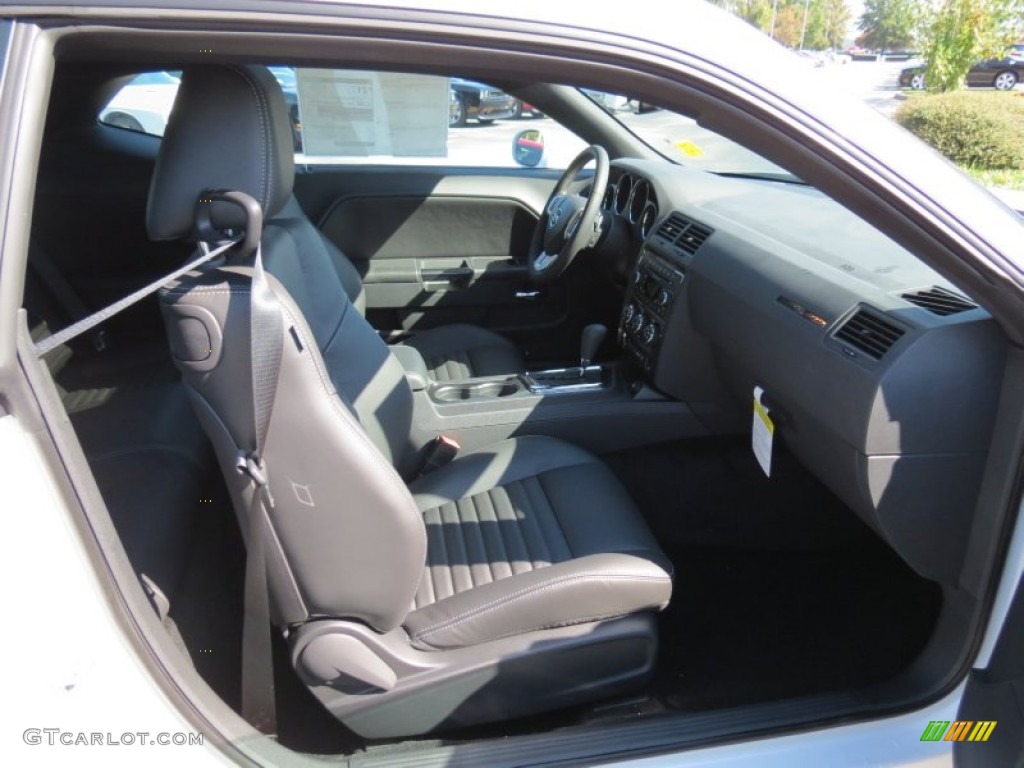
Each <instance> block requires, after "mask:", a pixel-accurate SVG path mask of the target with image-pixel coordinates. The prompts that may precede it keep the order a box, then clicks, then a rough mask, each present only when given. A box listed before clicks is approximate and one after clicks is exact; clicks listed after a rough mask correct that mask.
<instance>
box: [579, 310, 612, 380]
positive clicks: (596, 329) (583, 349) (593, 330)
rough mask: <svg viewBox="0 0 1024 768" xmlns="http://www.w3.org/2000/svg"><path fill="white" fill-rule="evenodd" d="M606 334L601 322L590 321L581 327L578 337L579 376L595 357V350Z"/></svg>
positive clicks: (606, 329)
mask: <svg viewBox="0 0 1024 768" xmlns="http://www.w3.org/2000/svg"><path fill="white" fill-rule="evenodd" d="M607 335H608V328H607V327H606V326H604V325H602V324H601V323H592V324H591V325H588V326H587V327H586V328H584V329H583V335H582V336H581V337H580V376H583V375H584V371H586V369H587V366H588V365H590V363H591V362H592V361H593V360H594V358H595V357H597V350H598V349H600V348H601V342H603V341H604V337H605V336H607Z"/></svg>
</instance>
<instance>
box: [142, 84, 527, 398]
mask: <svg viewBox="0 0 1024 768" xmlns="http://www.w3.org/2000/svg"><path fill="white" fill-rule="evenodd" d="M255 69H256V68H253V70H255ZM230 72H231V70H230V69H228V68H227V67H221V66H216V65H211V66H208V67H204V68H203V69H202V70H201V74H200V73H199V72H198V71H197V72H196V74H195V75H193V76H192V77H191V78H190V79H189V81H188V82H187V83H186V82H185V80H184V78H183V79H182V82H181V86H180V87H179V89H178V95H177V98H176V100H175V105H174V110H173V112H172V113H171V116H170V118H169V120H168V126H167V132H168V133H169V132H171V131H172V125H174V126H175V127H174V129H173V132H174V133H175V134H176V136H177V137H182V138H180V139H179V140H176V141H171V142H168V141H166V140H165V141H164V142H163V145H162V146H161V150H160V156H159V158H158V160H157V164H158V168H157V170H156V171H155V173H159V172H160V169H159V166H160V164H163V165H165V166H166V165H170V164H173V165H176V166H178V165H182V164H202V165H203V167H204V168H205V169H206V170H208V171H209V174H208V178H209V182H210V183H209V184H207V187H223V188H232V187H231V185H230V184H229V183H228V182H229V181H230V178H229V177H228V176H226V175H225V174H224V173H222V171H224V170H226V169H227V168H229V165H228V164H226V163H223V162H219V158H221V157H224V156H226V155H229V154H231V153H233V152H234V153H237V149H235V147H234V138H235V137H234V136H233V135H232V134H231V132H229V131H227V130H224V127H225V126H228V125H230V124H231V122H232V121H233V119H236V115H234V114H231V113H232V112H236V113H237V114H238V115H245V114H247V112H246V107H247V106H248V105H249V104H250V102H251V101H252V100H253V98H258V99H259V102H260V104H262V105H263V109H266V110H272V111H275V112H276V111H277V110H284V115H285V116H287V114H288V112H287V106H286V105H285V102H284V99H283V95H282V94H281V86H280V84H279V83H278V82H277V80H276V79H274V78H273V77H271V76H268V77H259V78H255V79H254V83H255V85H253V86H250V85H249V84H247V83H245V82H244V81H242V80H241V79H240V78H238V77H237V76H231V75H230ZM252 88H256V89H257V90H256V93H254V92H253V90H252ZM274 117H275V119H277V116H276V115H275V116H274ZM261 154H262V155H263V156H264V162H266V163H267V168H268V169H269V171H270V179H271V180H272V183H273V189H274V194H275V195H276V196H277V197H275V205H274V206H273V208H272V210H274V211H276V213H275V215H274V216H273V218H272V219H270V220H269V221H268V222H267V226H266V231H265V234H264V244H265V246H268V247H265V249H264V252H265V266H266V269H267V271H268V272H270V273H271V274H272V275H274V276H275V277H277V278H278V279H279V280H281V281H282V282H283V283H284V284H285V286H286V287H287V288H288V290H289V292H290V293H291V294H292V297H293V298H294V299H295V301H297V302H298V304H299V307H300V308H301V309H302V311H303V313H304V314H305V315H306V317H307V318H308V319H310V320H311V321H313V320H314V319H315V318H316V316H317V315H318V314H320V313H321V312H322V311H323V308H324V307H328V305H333V306H334V307H335V308H336V307H337V306H338V305H340V300H341V297H342V296H343V295H344V296H347V297H348V299H349V301H350V302H351V304H352V306H353V307H354V308H355V309H356V310H357V311H358V312H359V313H360V314H365V312H366V295H365V291H364V290H363V284H362V278H361V277H360V275H359V272H358V271H357V270H356V268H355V266H353V264H352V262H351V261H349V260H348V258H347V257H346V256H345V255H344V254H343V253H342V252H341V250H340V249H339V248H338V247H337V246H336V245H334V243H332V242H331V241H330V240H329V239H328V238H327V237H325V236H324V235H323V233H322V232H320V230H318V229H317V228H316V227H315V226H313V223H312V222H311V221H310V220H309V218H308V217H307V216H306V214H305V212H304V211H303V210H302V208H301V206H300V205H299V202H298V200H296V199H295V197H294V195H293V194H292V184H293V181H294V145H293V141H292V138H291V136H290V134H289V135H286V136H273V137H271V139H270V140H269V143H268V144H267V146H266V147H264V149H263V152H262V153H261ZM200 191H201V190H200V189H196V190H194V192H195V195H198V194H199V192H200ZM179 192H181V190H179V189H176V188H174V189H171V188H169V187H167V186H157V185H154V186H153V188H152V190H151V196H150V201H149V208H148V214H147V218H148V221H147V224H148V227H149V233H150V237H151V239H153V240H168V239H173V238H174V233H175V232H178V231H180V229H181V226H182V224H183V223H184V222H182V221H178V220H170V219H168V218H167V217H166V216H165V215H159V216H154V215H153V214H154V212H155V211H162V210H164V209H165V208H166V206H165V205H164V200H165V195H168V194H178V193H179ZM268 213H269V211H268ZM189 215H190V216H191V212H190V214H189ZM189 223H190V222H189ZM328 311H330V312H333V311H334V309H329V310H328ZM311 325H312V327H313V329H314V332H316V331H317V329H318V328H323V327H325V326H324V324H319V323H317V322H311ZM316 340H317V345H318V346H319V347H320V352H321V353H322V354H323V355H324V356H325V358H326V359H327V362H328V365H330V364H331V355H330V354H329V352H328V350H327V346H328V345H329V344H330V341H331V340H330V338H327V337H325V336H323V335H322V334H317V338H316ZM395 346H396V347H400V349H397V350H396V355H397V357H398V359H399V360H400V361H401V363H402V365H403V366H404V367H405V368H406V369H407V370H408V371H410V373H413V374H415V375H418V376H426V377H428V378H431V379H433V380H434V381H451V380H457V379H468V378H473V377H475V376H499V375H502V374H515V373H522V372H524V371H526V360H525V359H524V358H523V355H522V353H521V352H520V351H519V349H518V348H517V347H516V346H515V345H514V344H513V343H512V342H511V341H509V340H508V339H506V338H504V337H502V336H500V335H498V334H497V333H494V332H493V331H490V330H487V329H486V328H481V327H479V326H474V325H468V324H463V323H457V324H450V325H444V326H440V327H437V328H430V329H426V330H423V331H417V332H415V333H414V334H413V335H412V336H411V337H410V338H409V339H407V340H405V341H404V342H402V343H401V344H397V345H395Z"/></svg>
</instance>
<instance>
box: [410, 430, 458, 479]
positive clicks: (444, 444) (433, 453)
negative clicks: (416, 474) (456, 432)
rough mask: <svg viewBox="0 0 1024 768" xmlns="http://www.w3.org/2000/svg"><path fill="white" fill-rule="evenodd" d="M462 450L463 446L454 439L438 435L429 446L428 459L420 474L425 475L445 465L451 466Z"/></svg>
mask: <svg viewBox="0 0 1024 768" xmlns="http://www.w3.org/2000/svg"><path fill="white" fill-rule="evenodd" d="M461 450H462V446H460V445H459V444H458V442H456V440H455V439H454V438H451V437H448V435H438V436H437V437H435V438H434V439H433V440H432V441H431V443H430V445H429V446H427V452H426V458H425V460H424V462H423V469H422V470H421V471H420V474H421V475H425V474H427V473H428V472H433V471H434V470H435V469H438V468H440V467H443V466H444V465H445V464H450V463H451V462H452V459H454V458H455V457H456V456H458V455H459V451H461Z"/></svg>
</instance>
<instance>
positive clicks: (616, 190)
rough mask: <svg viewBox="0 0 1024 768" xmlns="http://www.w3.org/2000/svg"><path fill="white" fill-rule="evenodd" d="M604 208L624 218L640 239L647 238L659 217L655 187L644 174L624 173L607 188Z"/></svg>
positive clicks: (607, 212)
mask: <svg viewBox="0 0 1024 768" xmlns="http://www.w3.org/2000/svg"><path fill="white" fill-rule="evenodd" d="M602 208H603V209H604V211H605V213H606V214H611V215H613V216H618V217H621V218H622V219H624V220H625V221H626V222H627V223H628V224H629V226H630V228H631V229H632V231H633V233H634V235H635V236H636V237H637V238H639V239H640V240H646V239H647V236H648V235H649V234H650V233H651V230H652V229H653V227H654V223H655V221H657V219H658V199H657V196H656V195H655V193H654V187H653V186H652V185H651V183H650V182H649V181H648V180H647V179H645V178H643V177H642V176H639V175H636V174H632V173H623V174H622V175H621V176H620V177H619V178H618V180H617V181H615V182H614V183H611V184H609V185H608V188H607V189H606V190H605V193H604V199H603V201H602Z"/></svg>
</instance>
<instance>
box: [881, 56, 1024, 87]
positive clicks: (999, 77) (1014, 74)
mask: <svg viewBox="0 0 1024 768" xmlns="http://www.w3.org/2000/svg"><path fill="white" fill-rule="evenodd" d="M1021 78H1024V58H1021V54H1019V53H1016V52H1015V53H1012V54H1011V55H1009V56H1005V57H1004V58H1001V59H987V60H985V61H979V62H978V63H977V64H975V65H974V66H973V67H971V70H970V72H968V73H967V85H968V86H969V87H971V88H995V89H996V90H997V91H1009V90H1012V89H1013V88H1014V86H1016V85H1017V83H1019V82H1020V81H1021ZM900 85H901V86H902V87H904V88H913V89H914V90H915V91H923V90H924V89H925V87H926V84H925V81H924V66H923V65H919V66H916V67H907V68H906V69H904V70H903V71H902V72H900Z"/></svg>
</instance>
